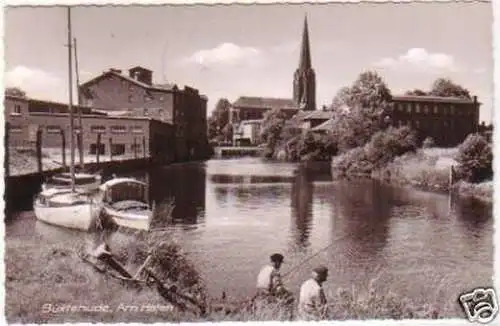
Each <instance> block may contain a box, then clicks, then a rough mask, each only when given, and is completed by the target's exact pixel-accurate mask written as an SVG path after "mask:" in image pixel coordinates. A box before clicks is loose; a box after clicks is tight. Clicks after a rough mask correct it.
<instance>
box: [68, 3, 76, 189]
mask: <svg viewBox="0 0 500 326" xmlns="http://www.w3.org/2000/svg"><path fill="white" fill-rule="evenodd" d="M71 41H72V40H71V7H70V6H68V66H69V69H68V86H69V87H68V92H69V103H68V111H69V132H70V136H69V139H70V142H69V144H70V150H71V160H70V165H69V173H70V175H71V190H72V191H75V132H74V130H75V126H74V121H73V65H72V60H71V59H72V53H71V48H72V46H71Z"/></svg>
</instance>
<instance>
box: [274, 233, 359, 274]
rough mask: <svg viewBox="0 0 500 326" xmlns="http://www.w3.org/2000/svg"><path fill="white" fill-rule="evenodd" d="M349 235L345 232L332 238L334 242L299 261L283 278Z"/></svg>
mask: <svg viewBox="0 0 500 326" xmlns="http://www.w3.org/2000/svg"><path fill="white" fill-rule="evenodd" d="M348 235H349V234H344V235H343V236H341V237H338V238H336V239H334V240H332V242H331V243H330V244H329V245H327V246H326V247H323V248H321V249H320V250H318V251H317V252H316V253H314V254H313V255H311V256H309V257H307V258H305V259H303V260H302V261H300V262H299V263H298V264H297V265H295V266H294V267H293V268H292V269H291V270H289V271H288V272H286V273H285V274H283V276H282V278H283V279H284V278H286V277H287V276H289V275H290V274H291V273H292V272H294V271H295V270H296V269H298V268H299V267H302V265H303V264H304V263H306V262H307V261H309V260H311V259H313V258H314V257H316V256H317V255H319V254H320V253H322V252H323V251H325V250H327V249H329V248H330V247H331V246H333V245H334V244H336V243H337V241H339V240H342V239H343V238H346V237H347V236H348Z"/></svg>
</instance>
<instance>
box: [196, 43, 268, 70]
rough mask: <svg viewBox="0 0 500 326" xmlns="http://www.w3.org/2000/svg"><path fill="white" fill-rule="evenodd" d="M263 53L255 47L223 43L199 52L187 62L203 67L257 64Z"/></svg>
mask: <svg viewBox="0 0 500 326" xmlns="http://www.w3.org/2000/svg"><path fill="white" fill-rule="evenodd" d="M261 56H262V51H261V50H259V49H257V48H254V47H245V46H239V45H237V44H234V43H221V44H219V45H218V46H216V47H215V48H212V49H204V50H200V51H197V52H195V53H193V54H192V55H190V56H189V57H188V58H187V62H190V63H196V64H199V65H202V66H213V65H230V66H233V65H238V64H242V63H246V64H249V63H257V62H259V61H260V59H261Z"/></svg>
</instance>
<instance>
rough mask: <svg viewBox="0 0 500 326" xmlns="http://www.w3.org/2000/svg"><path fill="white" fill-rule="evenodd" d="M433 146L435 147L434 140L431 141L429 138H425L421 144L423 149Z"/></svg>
mask: <svg viewBox="0 0 500 326" xmlns="http://www.w3.org/2000/svg"><path fill="white" fill-rule="evenodd" d="M435 146H436V143H435V142H434V139H432V138H431V137H427V138H425V139H424V141H423V142H422V147H423V148H432V147H435Z"/></svg>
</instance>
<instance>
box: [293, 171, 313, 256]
mask: <svg viewBox="0 0 500 326" xmlns="http://www.w3.org/2000/svg"><path fill="white" fill-rule="evenodd" d="M311 179H312V178H311V175H310V174H309V173H308V172H307V170H306V169H304V168H300V169H298V170H297V173H296V176H295V180H294V182H293V184H292V193H291V197H292V198H291V199H292V200H291V205H292V219H293V223H292V226H293V228H292V230H291V233H292V238H293V239H294V242H295V245H296V246H297V248H296V249H298V250H304V249H306V248H307V247H309V245H310V243H309V236H310V233H311V224H312V216H313V215H312V214H313V209H312V208H313V205H312V203H313V193H314V186H313V182H312V180H311Z"/></svg>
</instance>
